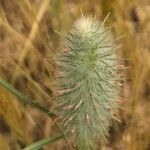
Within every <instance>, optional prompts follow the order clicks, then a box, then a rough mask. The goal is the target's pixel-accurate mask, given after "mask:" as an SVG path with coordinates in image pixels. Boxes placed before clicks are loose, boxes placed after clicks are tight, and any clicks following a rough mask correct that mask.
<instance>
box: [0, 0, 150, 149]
mask: <svg viewBox="0 0 150 150" xmlns="http://www.w3.org/2000/svg"><path fill="white" fill-rule="evenodd" d="M80 10H82V11H83V13H84V14H93V15H95V16H97V17H98V18H99V19H100V20H102V19H104V18H105V16H106V15H107V13H108V12H110V11H111V12H112V14H111V17H110V19H109V20H108V21H107V24H108V25H109V24H111V25H112V28H113V31H114V33H115V34H116V35H117V36H121V35H123V34H125V35H126V36H125V37H124V38H123V39H121V40H120V42H121V44H122V47H121V48H120V55H121V57H122V60H124V65H125V66H126V67H128V70H127V71H126V76H127V81H126V82H125V83H124V84H123V86H122V97H123V100H122V103H123V104H122V105H123V107H124V109H123V110H121V111H120V113H119V116H120V120H121V122H117V123H116V122H115V123H114V124H113V126H112V127H111V129H110V138H109V139H108V143H103V142H101V143H100V142H99V145H100V146H99V147H100V148H99V149H103V150H107V149H115V150H116V149H117V150H149V149H150V39H149V37H150V1H149V0H113V1H112V0H92V1H91V0H86V1H83V0H0V53H1V55H0V77H1V78H3V79H6V80H7V81H9V82H10V83H12V84H13V85H15V87H16V88H17V89H18V90H20V91H21V92H23V93H24V94H25V95H27V96H29V97H31V98H32V99H35V100H37V101H39V102H40V103H41V104H43V105H45V106H47V107H49V108H51V106H52V104H53V101H52V98H51V97H52V94H53V92H55V90H56V83H55V81H56V80H55V77H56V74H57V70H56V65H55V62H54V57H55V55H56V54H57V53H59V45H60V44H59V40H60V35H58V34H57V33H55V32H54V30H57V31H59V32H61V31H63V30H68V29H69V27H70V26H71V24H72V22H73V21H74V20H75V19H76V18H77V17H78V16H80V15H81V13H80ZM56 132H57V127H56V125H55V124H54V123H53V121H52V120H51V119H49V118H47V116H44V115H43V114H40V113H39V112H37V110H35V109H33V108H31V107H29V106H26V105H22V104H20V103H18V102H17V101H16V98H15V97H14V96H13V95H11V94H10V93H8V92H7V91H6V90H5V89H3V88H1V87H0V150H9V149H10V150H17V149H20V148H23V147H25V146H27V145H28V144H30V143H32V142H34V141H37V140H39V139H41V138H43V137H47V136H49V135H52V134H54V133H56ZM45 149H47V150H61V149H64V150H65V149H68V148H67V146H66V143H65V141H60V142H57V143H56V144H53V145H50V146H47V147H45Z"/></svg>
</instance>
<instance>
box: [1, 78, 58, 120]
mask: <svg viewBox="0 0 150 150" xmlns="http://www.w3.org/2000/svg"><path fill="white" fill-rule="evenodd" d="M0 85H1V86H2V87H4V88H6V89H7V90H8V91H10V92H11V93H12V94H14V95H15V96H16V97H17V98H18V99H17V100H19V101H21V102H24V103H25V104H29V105H30V106H32V107H34V108H36V109H38V110H40V111H41V112H43V113H46V114H47V115H48V116H49V117H51V118H53V117H55V113H53V112H50V111H49V110H48V108H45V107H43V106H42V105H40V104H39V103H37V102H34V101H33V100H31V99H30V98H28V97H27V96H25V95H23V94H22V93H21V92H19V91H18V90H16V89H15V88H14V87H13V86H12V85H10V84H9V83H8V82H6V81H5V80H0Z"/></svg>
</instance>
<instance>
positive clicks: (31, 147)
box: [23, 135, 63, 150]
mask: <svg viewBox="0 0 150 150" xmlns="http://www.w3.org/2000/svg"><path fill="white" fill-rule="evenodd" d="M62 137H63V135H58V136H55V137H48V138H45V139H42V140H39V141H37V142H35V143H33V144H31V145H29V146H27V147H26V148H24V149H23V150H39V149H41V148H42V147H43V146H44V145H46V144H50V143H52V142H55V141H57V140H59V139H61V138H62Z"/></svg>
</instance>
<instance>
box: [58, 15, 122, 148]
mask: <svg viewBox="0 0 150 150" xmlns="http://www.w3.org/2000/svg"><path fill="white" fill-rule="evenodd" d="M104 25H105V23H104V21H103V22H99V21H98V20H97V19H96V18H93V17H84V16H82V17H81V18H79V19H78V20H77V21H76V22H75V23H74V25H73V28H72V29H71V30H70V32H68V33H66V34H65V35H64V40H63V46H64V51H63V52H62V53H61V55H60V56H59V58H58V64H59V71H60V77H59V80H58V81H59V87H60V89H61V90H62V91H65V92H64V94H63V95H61V96H60V97H59V100H58V106H59V111H60V114H61V117H62V122H61V123H62V126H63V129H64V132H65V133H72V132H74V135H75V136H76V146H77V148H78V149H79V150H90V149H92V150H93V149H95V143H94V141H96V140H98V139H101V138H103V139H106V138H107V137H108V131H109V127H110V125H111V121H112V119H114V118H116V116H115V112H116V110H117V109H118V102H117V101H116V100H117V97H118V93H119V86H118V81H119V80H120V76H119V74H118V53H117V50H116V49H117V45H116V44H115V40H114V39H113V36H112V34H111V30H110V28H108V27H105V26H104Z"/></svg>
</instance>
